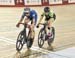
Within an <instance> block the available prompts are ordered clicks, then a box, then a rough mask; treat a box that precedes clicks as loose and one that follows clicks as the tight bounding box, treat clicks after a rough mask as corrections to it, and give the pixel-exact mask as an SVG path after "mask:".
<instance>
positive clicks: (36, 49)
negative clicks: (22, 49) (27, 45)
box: [0, 37, 70, 58]
mask: <svg viewBox="0 0 75 58" xmlns="http://www.w3.org/2000/svg"><path fill="white" fill-rule="evenodd" d="M0 40H3V41H5V42H8V43H10V44H15V43H16V40H15V41H14V40H11V39H8V38H5V37H0ZM14 49H15V48H14ZM14 49H11V50H14ZM31 49H32V50H35V51H38V52H42V53H45V54H48V53H51V54H54V55H58V56H62V55H59V54H56V53H54V52H52V51H48V50H45V49H42V48H39V47H35V46H32V48H31ZM6 51H10V50H6ZM4 52H5V51H4ZM8 56H9V55H8ZM62 57H67V56H62ZM67 58H70V57H67Z"/></svg>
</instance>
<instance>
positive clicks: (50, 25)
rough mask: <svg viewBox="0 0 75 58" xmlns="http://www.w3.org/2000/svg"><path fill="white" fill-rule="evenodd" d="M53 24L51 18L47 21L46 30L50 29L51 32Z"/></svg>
mask: <svg viewBox="0 0 75 58" xmlns="http://www.w3.org/2000/svg"><path fill="white" fill-rule="evenodd" d="M53 22H54V19H53V18H51V19H50V20H48V26H47V27H48V29H50V30H51V28H50V27H52V23H53Z"/></svg>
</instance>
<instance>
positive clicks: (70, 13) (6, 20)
mask: <svg viewBox="0 0 75 58" xmlns="http://www.w3.org/2000/svg"><path fill="white" fill-rule="evenodd" d="M32 9H35V10H36V11H37V12H38V16H39V17H40V15H41V13H42V12H43V7H32ZM51 9H52V10H53V11H54V12H55V13H56V15H57V19H56V21H55V22H54V23H53V26H54V27H55V30H56V37H55V40H54V43H53V44H52V46H53V49H54V52H56V51H59V50H63V49H66V48H69V47H73V46H75V5H64V6H51ZM22 12H23V7H17V8H16V7H12V8H11V7H7V8H6V7H4V8H3V7H2V8H0V58H43V57H40V55H43V54H44V51H45V50H50V47H48V45H47V43H45V44H44V47H43V48H42V50H39V49H38V50H36V49H37V48H36V47H38V44H37V34H38V31H39V30H38V29H36V38H35V41H34V44H33V46H34V48H33V47H32V49H31V51H27V50H26V48H25V49H24V50H23V51H22V53H21V54H20V53H18V52H16V49H15V42H16V38H17V35H18V33H19V32H20V31H21V30H22V28H23V26H22V25H21V26H20V28H16V24H17V22H18V21H19V19H20V17H21V15H22ZM39 17H38V19H39ZM39 51H40V52H39ZM28 54H30V55H28ZM46 54H47V52H46ZM20 56H21V57H20Z"/></svg>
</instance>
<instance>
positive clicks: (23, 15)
mask: <svg viewBox="0 0 75 58" xmlns="http://www.w3.org/2000/svg"><path fill="white" fill-rule="evenodd" d="M24 17H25V13H23V14H22V16H21V19H20V21H19V23H21V22H22V21H23V19H24Z"/></svg>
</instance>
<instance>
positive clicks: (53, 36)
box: [48, 27, 55, 46]
mask: <svg viewBox="0 0 75 58" xmlns="http://www.w3.org/2000/svg"><path fill="white" fill-rule="evenodd" d="M51 28H52V32H51V34H52V36H51V37H50V38H49V39H48V45H49V46H51V43H53V41H54V38H55V28H54V27H51Z"/></svg>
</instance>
